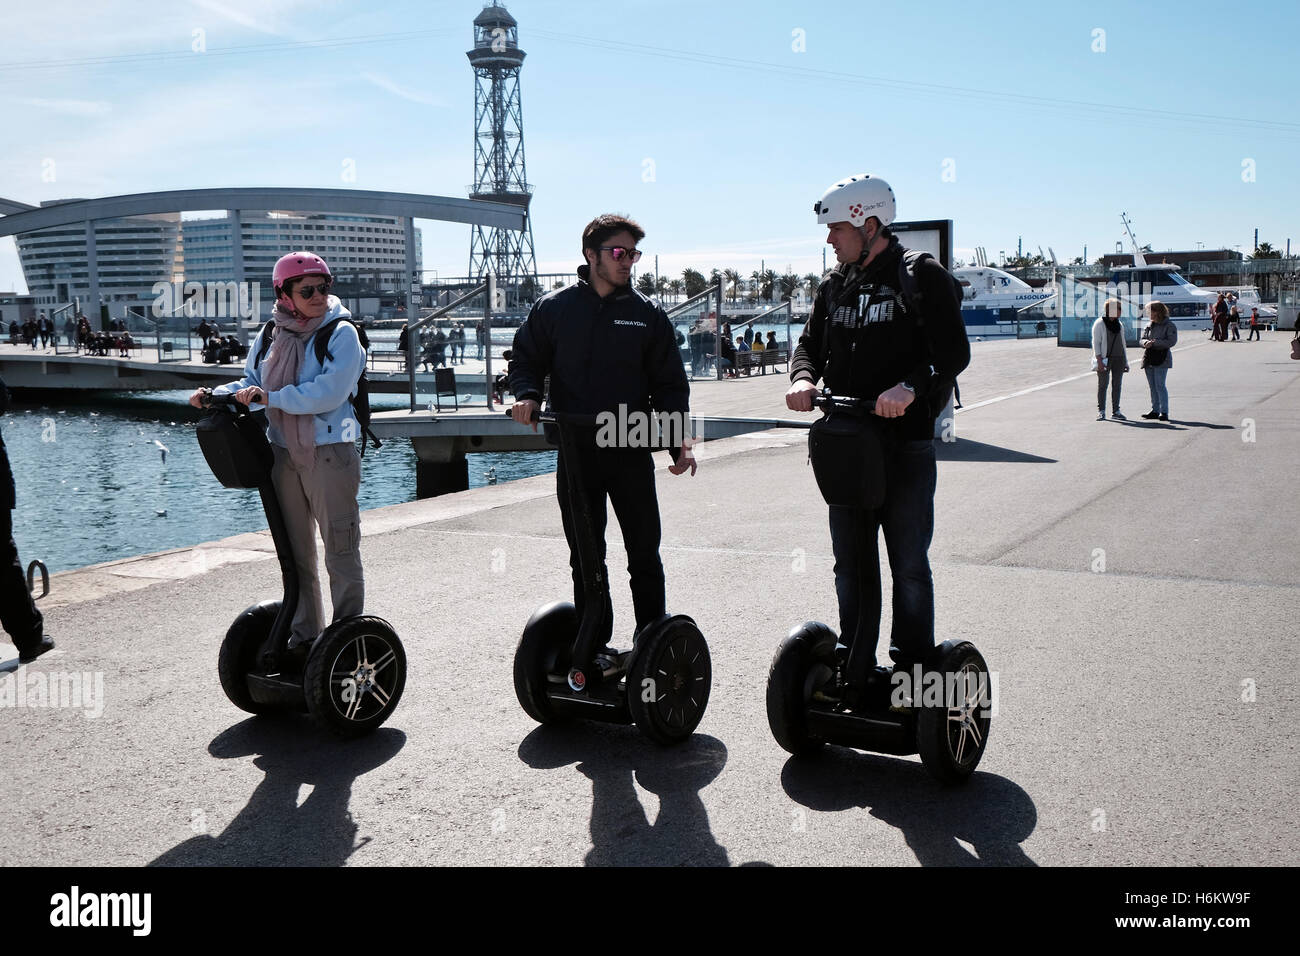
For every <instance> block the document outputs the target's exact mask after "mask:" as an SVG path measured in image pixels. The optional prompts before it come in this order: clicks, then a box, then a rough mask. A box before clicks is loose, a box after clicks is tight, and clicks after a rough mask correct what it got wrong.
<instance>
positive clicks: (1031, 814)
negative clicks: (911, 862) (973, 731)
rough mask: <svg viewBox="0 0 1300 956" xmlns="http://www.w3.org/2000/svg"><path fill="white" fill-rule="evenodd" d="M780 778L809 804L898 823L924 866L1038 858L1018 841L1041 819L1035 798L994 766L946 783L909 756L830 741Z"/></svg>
mask: <svg viewBox="0 0 1300 956" xmlns="http://www.w3.org/2000/svg"><path fill="white" fill-rule="evenodd" d="M781 786H782V787H784V788H785V792H786V793H787V794H788V795H789V796H790V799H792V800H794V801H795V802H797V803H801V804H803V805H804V806H805V807H808V808H809V809H811V810H821V811H840V810H850V809H853V808H855V807H862V808H864V809H868V810H869V811H870V812H871V815H872V816H873V817H876V818H877V819H880V820H883V821H884V822H885V823H888V824H889V825H890V826H894V827H897V828H898V829H899V830H901V831H903V839H904V840H906V841H907V845H908V847H909V848H910V849H911V850H912V852H913V853H915V854H916V858H917V860H918V861H919V862H920V864H921V865H922V866H1037V865H1038V864H1036V863H1035V862H1034V861H1033V860H1031V859H1030V858H1029V857H1028V856H1026V855H1025V852H1024V850H1022V849H1021V848H1020V844H1021V843H1023V842H1024V841H1025V840H1026V839H1028V837H1029V834H1031V833H1033V831H1034V826H1035V825H1036V824H1037V823H1038V811H1037V809H1035V807H1034V802H1033V800H1031V799H1030V797H1029V794H1027V793H1025V791H1024V790H1022V789H1021V788H1020V787H1018V786H1017V785H1016V784H1014V783H1012V782H1011V781H1010V780H1007V779H1006V778H1005V777H999V776H997V775H996V774H991V773H980V772H979V771H976V772H975V774H974V775H973V776H972V777H971V778H970V780H968V781H967V782H966V783H964V784H961V785H958V786H953V787H945V786H942V785H941V784H939V783H937V782H936V781H935V780H934V778H933V777H931V776H930V775H929V773H927V772H926V770H925V768H924V767H922V766H921V764H920V763H918V762H916V761H914V760H904V759H902V758H899V757H889V756H885V755H883V754H865V753H859V752H857V751H853V750H848V749H846V748H840V747H828V748H826V749H824V750H823V751H822V752H821V753H820V754H818V755H815V756H810V757H791V758H790V759H789V760H787V761H786V763H785V767H784V768H783V769H782V770H781ZM959 840H960V841H962V843H967V844H970V845H971V846H972V847H974V849H975V852H974V853H971V852H970V851H969V850H967V849H966V848H965V847H963V846H962V845H961V843H958V842H957V841H959ZM853 862H855V863H856V862H860V863H870V862H871V861H869V860H861V861H853Z"/></svg>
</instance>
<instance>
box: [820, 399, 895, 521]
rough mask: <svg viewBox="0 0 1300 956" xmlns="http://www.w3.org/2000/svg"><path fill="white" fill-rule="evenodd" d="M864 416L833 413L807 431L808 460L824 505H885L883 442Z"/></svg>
mask: <svg viewBox="0 0 1300 956" xmlns="http://www.w3.org/2000/svg"><path fill="white" fill-rule="evenodd" d="M880 429H881V426H880V422H879V421H878V420H877V419H876V418H875V416H874V415H871V414H870V413H868V412H862V413H856V414H855V413H853V412H849V411H843V410H840V409H836V410H834V411H831V412H830V413H829V414H827V415H825V416H823V417H822V418H820V419H818V420H817V421H815V422H813V424H812V427H811V428H810V429H809V430H808V460H809V461H811V462H812V468H813V475H815V476H816V478H817V487H818V488H819V489H821V493H822V497H823V498H824V499H826V503H827V504H828V505H842V506H844V507H846V508H879V507H880V506H881V505H882V504H884V502H885V459H884V449H883V445H884V441H883V436H882V435H881V433H880Z"/></svg>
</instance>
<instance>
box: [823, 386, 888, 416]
mask: <svg viewBox="0 0 1300 956" xmlns="http://www.w3.org/2000/svg"><path fill="white" fill-rule="evenodd" d="M812 403H813V408H824V409H826V410H827V411H831V410H834V409H840V410H842V411H857V412H861V411H865V412H868V413H870V414H872V415H874V414H875V413H876V400H875V399H874V398H853V397H851V396H848V395H832V394H831V390H830V389H829V388H825V389H822V390H821V391H820V392H818V393H817V394H816V395H814V396H813V400H812Z"/></svg>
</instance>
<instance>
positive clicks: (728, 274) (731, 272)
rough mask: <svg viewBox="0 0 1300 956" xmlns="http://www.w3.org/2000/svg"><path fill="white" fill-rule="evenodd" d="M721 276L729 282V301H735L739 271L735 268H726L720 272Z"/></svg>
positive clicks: (738, 290)
mask: <svg viewBox="0 0 1300 956" xmlns="http://www.w3.org/2000/svg"><path fill="white" fill-rule="evenodd" d="M722 277H723V278H724V279H726V280H727V281H728V282H730V283H731V301H732V302H735V301H736V295H737V293H739V292H740V273H739V272H737V271H736V270H735V269H727V270H725V271H724V272H723V273H722Z"/></svg>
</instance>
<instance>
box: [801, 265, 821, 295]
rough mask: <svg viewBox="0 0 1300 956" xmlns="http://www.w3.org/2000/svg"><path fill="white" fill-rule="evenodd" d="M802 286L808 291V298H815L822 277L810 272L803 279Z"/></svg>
mask: <svg viewBox="0 0 1300 956" xmlns="http://www.w3.org/2000/svg"><path fill="white" fill-rule="evenodd" d="M803 284H804V286H805V287H806V288H807V289H808V298H810V299H813V298H816V296H817V289H818V288H819V287H820V286H821V284H822V277H821V276H819V275H818V274H817V273H815V272H810V273H808V274H807V275H806V276H804V277H803Z"/></svg>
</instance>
